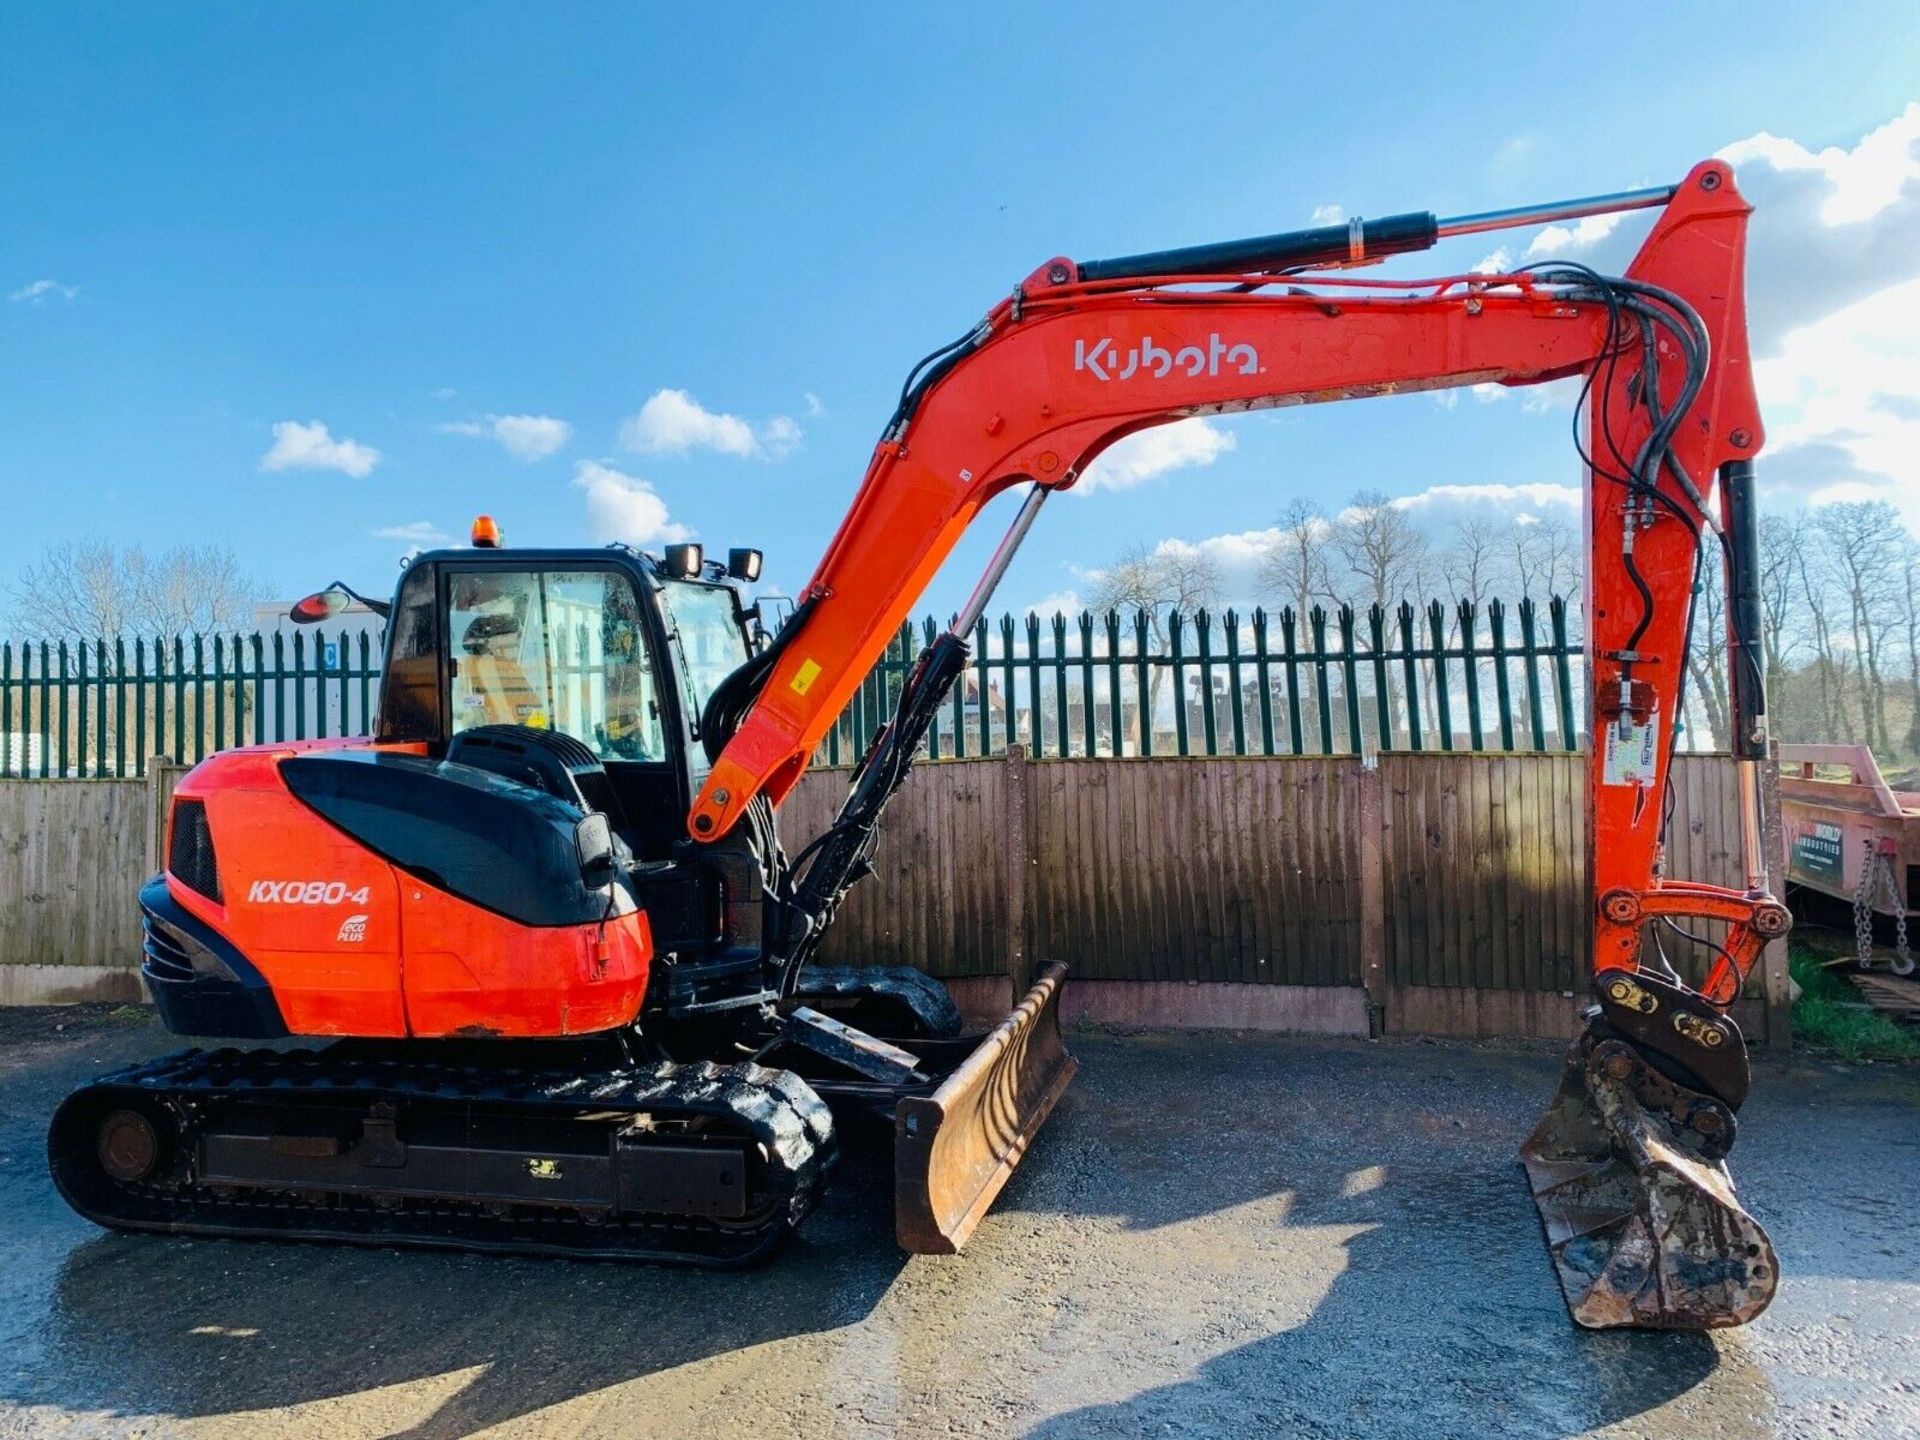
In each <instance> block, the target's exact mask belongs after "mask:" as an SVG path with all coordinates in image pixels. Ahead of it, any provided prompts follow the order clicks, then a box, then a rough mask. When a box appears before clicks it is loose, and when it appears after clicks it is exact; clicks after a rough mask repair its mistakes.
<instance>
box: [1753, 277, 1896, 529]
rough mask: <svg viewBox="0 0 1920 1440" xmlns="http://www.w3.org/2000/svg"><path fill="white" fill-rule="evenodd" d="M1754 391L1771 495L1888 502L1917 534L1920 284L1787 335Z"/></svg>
mask: <svg viewBox="0 0 1920 1440" xmlns="http://www.w3.org/2000/svg"><path fill="white" fill-rule="evenodd" d="M1917 268H1920V267H1917ZM1754 383H1755V388H1756V389H1757V390H1758V392H1759V396H1760V407H1761V413H1762V414H1763V415H1764V416H1765V417H1766V418H1767V424H1768V435H1767V450H1766V453H1765V454H1764V455H1762V457H1761V461H1760V471H1759V473H1760V476H1761V479H1762V480H1763V482H1766V483H1767V485H1768V488H1769V489H1770V490H1772V491H1774V492H1775V493H1779V492H1781V491H1785V492H1787V493H1788V494H1790V495H1791V494H1795V493H1797V494H1799V495H1800V496H1802V497H1804V498H1805V499H1806V501H1807V502H1808V503H1809V504H1813V505H1821V504H1828V503H1831V502H1833V501H1836V500H1889V501H1892V502H1893V503H1894V504H1895V505H1898V506H1899V507H1900V508H1901V510H1902V512H1903V513H1904V514H1905V515H1906V517H1907V521H1908V523H1909V524H1910V525H1913V526H1914V527H1915V528H1916V529H1917V530H1920V408H1916V407H1915V406H1914V405H1913V404H1912V401H1913V398H1914V397H1915V396H1920V277H1917V278H1915V279H1911V280H1907V281H1905V282H1903V283H1901V284H1898V285H1892V286H1889V287H1888V288H1886V289H1885V290H1882V291H1880V292H1878V293H1877V294H1874V295H1870V296H1868V297H1867V298H1866V299H1864V300H1858V301H1855V302H1854V303H1853V304H1852V305H1848V306H1844V307H1842V308H1841V309H1839V310H1836V311H1834V312H1833V313H1832V314H1830V315H1826V316H1823V317H1822V318H1821V319H1819V320H1815V321H1813V322H1812V323H1811V324H1808V325H1804V326H1802V327H1800V328H1799V329H1797V330H1793V331H1790V332H1789V333H1788V334H1787V335H1786V336H1785V337H1784V339H1782V341H1781V342H1780V345H1779V347H1778V349H1777V351H1776V353H1774V354H1773V355H1770V356H1768V357H1766V358H1764V359H1762V360H1760V361H1759V362H1758V363H1757V364H1756V365H1755V366H1754ZM1902 402H1905V403H1902Z"/></svg>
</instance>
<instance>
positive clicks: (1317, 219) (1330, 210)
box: [1313, 205, 1347, 225]
mask: <svg viewBox="0 0 1920 1440" xmlns="http://www.w3.org/2000/svg"><path fill="white" fill-rule="evenodd" d="M1346 218H1347V212H1346V209H1345V207H1343V206H1340V205H1316V206H1314V207H1313V223H1314V224H1315V225H1338V224H1339V223H1340V222H1341V221H1342V220H1344V219H1346Z"/></svg>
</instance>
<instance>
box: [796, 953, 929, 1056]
mask: <svg viewBox="0 0 1920 1440" xmlns="http://www.w3.org/2000/svg"><path fill="white" fill-rule="evenodd" d="M869 995H873V996H882V997H885V998H887V999H891V1000H897V1001H899V1002H900V1003H901V1004H902V1005H904V1006H906V1008H907V1009H908V1011H910V1012H911V1013H912V1014H913V1015H914V1016H915V1017H916V1018H917V1019H918V1020H919V1022H920V1024H921V1026H922V1027H923V1030H924V1032H925V1034H927V1035H929V1036H931V1037H933V1038H935V1039H943V1040H944V1039H951V1038H953V1037H954V1036H955V1035H958V1034H959V1033H960V1030H961V1023H962V1022H961V1019H960V1009H959V1007H958V1006H957V1005H955V1004H954V1003H953V997H952V996H951V995H950V994H948V993H947V987H946V986H944V985H942V984H941V983H940V982H939V981H938V980H936V979H934V978H933V977H932V976H931V975H929V974H927V973H926V972H925V971H922V970H915V969H913V968H912V967H911V966H907V965H865V966H854V965H809V966H807V967H806V968H805V969H804V970H802V971H801V972H800V983H799V984H798V985H797V986H795V987H794V998H795V999H798V1000H854V1001H857V1000H860V999H862V998H864V997H866V996H869Z"/></svg>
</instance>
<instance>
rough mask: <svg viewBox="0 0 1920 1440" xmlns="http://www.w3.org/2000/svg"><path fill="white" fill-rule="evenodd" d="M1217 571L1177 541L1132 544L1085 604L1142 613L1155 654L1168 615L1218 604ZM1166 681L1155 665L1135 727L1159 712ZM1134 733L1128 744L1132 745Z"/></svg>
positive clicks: (1163, 638) (1206, 557)
mask: <svg viewBox="0 0 1920 1440" xmlns="http://www.w3.org/2000/svg"><path fill="white" fill-rule="evenodd" d="M1220 593H1221V587H1220V568H1219V566H1218V565H1216V564H1215V563H1214V561H1213V557H1212V556H1210V555H1208V554H1207V553H1206V552H1205V551H1204V550H1200V549H1198V548H1196V547H1194V546H1191V545H1183V544H1181V543H1180V542H1179V541H1177V540H1176V541H1167V542H1163V543H1162V544H1160V545H1157V546H1155V547H1154V548H1153V549H1151V550H1149V549H1148V548H1147V547H1146V546H1144V545H1132V546H1129V547H1128V548H1127V549H1125V550H1123V551H1121V552H1120V555H1119V556H1118V558H1116V559H1115V560H1114V562H1113V563H1112V564H1111V565H1108V566H1106V567H1105V568H1104V569H1102V570H1100V571H1098V572H1096V574H1095V576H1094V580H1093V588H1092V592H1091V594H1090V597H1089V598H1090V599H1091V600H1092V602H1093V605H1094V608H1095V609H1098V610H1118V611H1120V612H1121V613H1122V614H1123V615H1124V614H1126V613H1128V612H1135V613H1140V614H1144V615H1145V616H1146V617H1147V627H1148V629H1149V630H1150V631H1151V633H1152V635H1153V640H1154V646H1155V648H1156V649H1158V648H1161V647H1163V646H1164V645H1165V644H1166V638H1167V631H1166V617H1167V614H1168V612H1170V611H1176V610H1177V611H1179V612H1180V613H1181V614H1182V615H1186V614H1191V613H1192V612H1193V611H1195V610H1200V609H1205V608H1207V607H1209V606H1213V605H1217V604H1218V603H1219V602H1220ZM1165 680H1166V676H1165V674H1164V672H1163V670H1162V668H1161V667H1160V666H1158V665H1156V666H1154V667H1153V679H1152V681H1151V683H1150V685H1149V689H1148V709H1149V711H1150V712H1151V713H1150V714H1149V715H1144V716H1143V715H1136V716H1135V717H1134V723H1135V726H1136V727H1144V726H1147V725H1151V724H1152V723H1153V719H1152V717H1153V716H1154V715H1158V714H1159V713H1160V695H1161V692H1162V690H1163V688H1164V685H1165ZM1139 738H1140V736H1139V729H1138V728H1136V731H1135V735H1134V739H1135V741H1136V743H1137V742H1138V740H1139Z"/></svg>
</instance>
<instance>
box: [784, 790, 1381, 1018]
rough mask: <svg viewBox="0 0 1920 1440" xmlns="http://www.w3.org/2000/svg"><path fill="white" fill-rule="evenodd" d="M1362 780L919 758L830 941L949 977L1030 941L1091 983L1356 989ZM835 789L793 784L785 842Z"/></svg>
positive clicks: (993, 963) (814, 825)
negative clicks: (1015, 888)
mask: <svg viewBox="0 0 1920 1440" xmlns="http://www.w3.org/2000/svg"><path fill="white" fill-rule="evenodd" d="M1362 783H1363V770H1362V766H1361V763H1360V762H1359V761H1358V760H1356V759H1352V758H1336V759H1317V758H1316V759H1274V760H1224V759H1223V760H1193V759H1188V760H1181V759H1173V758H1169V759H1163V760H1118V761H1116V760H1065V761H1062V760H1049V761H1045V762H1030V763H1023V762H1014V763H1012V764H1010V763H1009V762H1008V761H1007V760H1005V759H993V760H967V761H946V762H937V763H931V764H925V765H922V766H920V767H918V768H917V769H916V770H915V772H914V774H913V778H912V779H910V780H909V781H908V782H907V788H906V790H905V791H903V793H902V794H901V795H900V797H899V798H898V800H897V802H896V804H895V805H894V807H893V809H891V810H889V811H888V815H887V824H886V828H885V832H884V836H883V838H882V840H881V844H880V849H879V853H878V854H877V856H876V857H875V873H874V874H873V875H872V876H871V877H870V878H869V879H867V880H866V881H864V882H863V883H862V884H861V885H860V886H859V887H858V888H856V889H855V890H854V892H853V894H852V895H851V896H850V897H849V898H848V901H847V904H846V907H845V909H844V910H843V911H842V913H841V916H840V919H839V921H838V922H837V923H836V925H835V928H834V929H833V931H831V932H830V933H829V935H828V938H827V942H826V945H825V947H824V954H825V956H826V957H827V958H829V959H831V960H834V961H837V962H840V963H847V964H855V963H866V964H921V965H925V966H927V967H928V968H930V969H931V970H932V971H933V973H934V974H937V975H942V976H962V975H993V974H1006V973H1008V971H1009V968H1010V965H1011V957H1012V956H1013V955H1014V954H1016V953H1024V954H1027V955H1031V956H1033V957H1035V958H1036V959H1038V960H1042V961H1045V960H1065V961H1067V962H1068V963H1069V964H1070V965H1072V966H1073V969H1074V974H1075V975H1077V976H1079V977H1080V978H1082V979H1086V980H1173V981H1186V982H1190V983H1195V984H1207V983H1213V982H1221V981H1227V982H1241V983H1248V984H1294V985H1357V984H1359V983H1360V922H1361V902H1360V840H1361V830H1360V787H1361V785H1362ZM1013 786H1020V787H1023V790H1024V794H1023V795H1022V796H1021V797H1020V798H1021V799H1022V800H1023V801H1024V803H1023V804H1015V797H1014V795H1013V794H1012V793H1011V787H1013ZM845 789H846V775H845V772H843V771H827V770H816V771H813V772H810V773H809V774H808V775H807V776H806V777H805V778H803V779H802V781H801V782H800V785H799V786H798V787H797V788H796V789H795V791H794V793H793V795H792V796H791V797H790V798H789V799H788V801H787V803H786V805H785V807H784V808H783V809H782V812H781V828H782V832H783V834H784V836H785V839H786V844H787V848H788V850H789V852H793V851H795V850H797V848H798V847H799V846H800V845H802V844H804V843H805V842H806V841H807V840H809V839H811V838H813V837H814V836H815V835H817V834H819V833H820V831H821V830H823V829H824V828H825V827H826V825H827V824H828V822H829V821H830V820H831V818H832V815H833V812H834V810H835V809H836V808H837V806H838V804H839V802H840V800H841V799H842V798H843V796H844V794H845ZM1009 847H1013V848H1014V849H1015V850H1017V851H1018V853H1017V854H1016V855H1015V856H1014V857H1013V863H1012V864H1008V863H1007V857H1008V851H1009ZM1010 876H1024V877H1025V880H1026V893H1025V894H1024V895H1022V896H1020V897H1018V898H1019V899H1020V901H1021V902H1022V903H1021V904H1020V905H1019V906H1018V907H1013V906H1012V904H1011V902H1012V901H1013V900H1014V898H1015V897H1014V896H1013V894H1012V882H1011V880H1010ZM1015 928H1018V929H1019V930H1020V931H1021V932H1022V933H1020V934H1017V935H1016V934H1014V933H1012V931H1013V929H1015Z"/></svg>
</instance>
